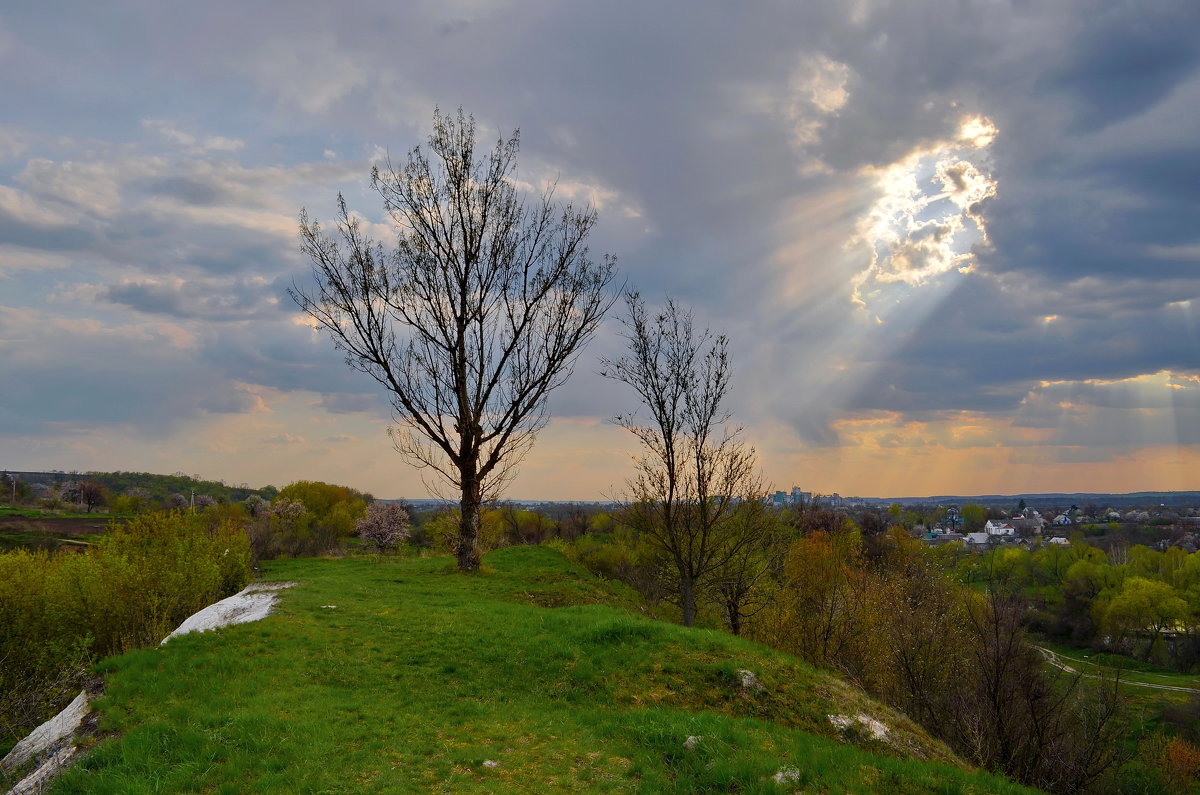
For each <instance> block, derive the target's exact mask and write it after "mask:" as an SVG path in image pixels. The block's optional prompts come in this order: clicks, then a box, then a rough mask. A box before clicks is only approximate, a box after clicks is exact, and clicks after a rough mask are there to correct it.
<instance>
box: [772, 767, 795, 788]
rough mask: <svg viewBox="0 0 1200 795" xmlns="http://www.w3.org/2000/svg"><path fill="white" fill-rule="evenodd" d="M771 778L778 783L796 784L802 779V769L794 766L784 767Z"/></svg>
mask: <svg viewBox="0 0 1200 795" xmlns="http://www.w3.org/2000/svg"><path fill="white" fill-rule="evenodd" d="M771 780H772V781H774V782H775V783H776V784H795V783H796V782H797V781H799V780H800V771H799V770H797V769H796V768H794V767H783V768H780V769H779V772H778V773H776V774H775V775H773V776H771Z"/></svg>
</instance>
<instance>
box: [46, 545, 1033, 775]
mask: <svg viewBox="0 0 1200 795" xmlns="http://www.w3.org/2000/svg"><path fill="white" fill-rule="evenodd" d="M485 563H486V568H485V571H484V572H483V573H481V574H479V575H477V576H462V575H458V574H455V573H453V572H452V571H451V563H450V561H448V559H446V558H428V559H407V560H398V559H397V560H390V559H389V560H384V561H382V562H373V561H371V560H370V559H366V558H351V559H345V560H331V561H325V560H295V561H280V562H276V563H273V564H271V565H270V567H269V569H268V570H267V572H266V573H265V576H266V577H267V578H268V579H284V580H295V581H297V582H299V583H300V586H299V587H296V588H293V589H291V590H289V591H285V592H284V593H283V598H282V604H281V606H280V609H279V610H278V612H277V613H276V614H275V615H273V616H271V617H270V618H268V619H266V620H265V621H262V622H260V623H257V624H246V625H241V626H237V627H231V628H228V629H225V630H221V631H218V632H215V633H206V634H203V635H191V636H185V637H182V638H178V639H176V640H173V641H171V643H169V644H167V645H166V646H165V647H162V648H161V649H143V650H139V651H136V652H132V653H130V654H126V655H124V656H122V657H118V658H114V659H111V660H108V661H106V662H105V663H103V664H102V666H101V669H102V672H103V673H104V674H105V678H106V680H107V685H106V687H107V693H106V695H105V697H104V699H103V700H102V701H101V702H100V703H101V708H102V710H103V713H104V719H103V721H102V726H101V731H102V733H103V734H102V737H103V739H101V740H100V742H98V743H97V745H96V746H95V747H94V748H93V749H92V750H91V752H90V753H89V754H88V755H87V757H86V758H85V759H84V761H82V762H81V763H80V764H78V765H77V766H76V767H75V768H73V769H72V770H70V771H69V772H68V773H66V774H65V775H64V776H62V777H61V778H60V779H59V780H58V782H57V784H56V786H55V791H56V792H87V793H101V792H121V793H132V792H181V791H205V792H246V791H262V792H268V791H276V792H347V791H351V792H353V791H357V792H425V791H444V792H464V791H465V792H470V791H481V792H483V791H486V792H495V791H513V792H535V791H582V792H593V791H642V792H699V791H717V792H725V791H750V792H771V791H788V790H801V789H803V790H806V791H810V792H812V791H818V792H826V791H836V792H911V793H930V792H977V793H983V792H1023V791H1025V790H1022V789H1021V788H1020V787H1017V786H1016V785H1014V784H1011V783H1009V782H1007V781H1005V780H1003V779H999V778H995V777H991V776H988V775H986V774H982V773H977V772H972V771H969V770H966V769H964V768H963V767H962V766H961V764H960V763H958V762H957V760H955V759H954V757H953V756H952V755H951V754H950V753H949V752H948V751H946V749H945V748H944V746H941V745H940V744H938V743H936V742H933V741H931V740H930V739H928V738H927V737H926V736H925V735H924V734H922V733H921V732H920V731H919V730H918V729H916V728H915V727H914V726H913V725H912V724H911V723H909V722H908V721H907V720H906V719H904V718H903V717H902V716H899V715H897V714H895V713H893V712H891V711H890V710H888V709H887V708H885V707H883V706H881V705H878V704H876V703H874V702H871V701H870V700H869V699H867V698H866V697H865V696H863V695H862V694H861V693H859V692H857V691H855V690H853V689H852V688H850V687H849V686H847V685H845V684H844V683H842V682H841V681H839V680H837V679H836V678H834V677H832V676H829V675H827V674H824V673H821V672H818V671H815V670H813V669H812V668H810V667H808V666H806V665H804V664H803V663H800V662H798V661H796V660H795V659H793V658H790V657H788V656H786V655H783V654H779V653H776V652H773V651H770V650H766V649H763V648H762V647H760V646H757V645H755V644H752V643H748V642H745V641H742V640H739V639H737V638H734V637H731V636H728V635H725V634H722V633H717V632H710V631H702V630H689V629H684V628H682V627H678V626H674V625H670V624H664V623H660V622H657V621H654V620H651V619H649V618H645V617H642V616H640V615H638V614H637V612H636V608H637V601H636V599H634V598H633V597H632V596H631V595H629V594H628V593H627V592H623V591H622V590H620V589H618V588H616V587H614V586H611V585H610V584H608V583H604V582H602V581H600V580H597V579H596V578H594V577H592V576H591V575H590V574H588V573H586V572H584V571H582V570H580V569H578V568H576V567H574V566H573V565H571V564H570V563H568V562H567V561H566V560H565V559H564V558H562V556H560V555H559V554H558V553H555V552H553V551H551V550H548V549H544V548H536V547H520V548H511V549H506V550H502V551H500V552H496V553H494V554H492V555H490V556H489V557H488V558H487V559H486V561H485ZM740 669H749V670H752V671H754V672H755V673H756V674H757V675H758V677H759V678H760V680H761V682H762V684H763V685H764V686H765V689H764V690H762V691H757V692H756V691H752V690H748V689H746V688H745V687H743V685H742V682H741V678H740V676H739V675H738V671H739V670H740ZM858 712H866V713H868V714H870V715H872V716H873V717H875V718H878V719H879V720H882V721H883V722H884V723H886V724H887V725H888V726H889V727H891V734H890V735H889V738H888V741H887V742H881V741H877V740H872V739H870V738H869V737H868V736H866V733H865V732H863V733H857V734H856V733H852V734H851V735H849V736H839V735H838V732H837V730H836V729H834V727H832V726H831V725H830V722H829V720H828V718H827V715H828V714H830V713H844V714H852V715H853V714H856V713H858ZM693 735H699V736H701V737H702V738H703V739H701V740H700V742H699V743H698V744H697V745H696V747H695V748H694V749H693V750H687V749H686V748H685V747H684V742H685V740H686V739H687V738H688V737H689V736H693ZM485 761H487V762H495V763H496V765H495V766H492V765H485ZM783 768H794V769H795V770H796V771H798V774H797V777H796V779H795V781H793V782H791V783H789V784H786V785H784V786H779V787H777V785H776V784H775V783H774V782H773V781H772V778H771V777H772V776H773V774H775V773H776V772H777V771H780V770H781V769H783Z"/></svg>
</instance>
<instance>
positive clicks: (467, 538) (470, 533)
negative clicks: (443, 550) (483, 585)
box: [456, 476, 483, 571]
mask: <svg viewBox="0 0 1200 795" xmlns="http://www.w3.org/2000/svg"><path fill="white" fill-rule="evenodd" d="M479 485H480V484H479V478H478V477H477V476H471V477H467V476H464V477H463V479H462V502H461V503H460V507H461V510H462V519H461V521H460V522H459V525H458V548H457V550H456V553H457V555H458V570H459V571H478V570H479V558H480V552H479V509H480V506H481V505H482V503H483V499H482V496H481V494H480V490H479Z"/></svg>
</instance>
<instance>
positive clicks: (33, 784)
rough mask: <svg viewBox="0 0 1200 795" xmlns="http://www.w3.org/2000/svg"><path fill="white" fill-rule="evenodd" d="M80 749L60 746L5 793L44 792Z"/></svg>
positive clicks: (30, 794) (9, 794)
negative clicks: (51, 780)
mask: <svg viewBox="0 0 1200 795" xmlns="http://www.w3.org/2000/svg"><path fill="white" fill-rule="evenodd" d="M78 750H79V749H77V748H76V747H75V746H73V745H68V746H66V747H65V748H59V749H58V750H57V751H55V752H54V754H53V755H52V756H51V757H50V758H49V759H47V760H46V761H45V762H42V764H41V765H39V766H38V769H37V770H35V771H33V772H32V773H30V774H29V775H28V776H26V777H25V778H23V779H21V780H20V781H18V782H17V786H15V787H13V788H12V789H10V790H9V791H8V792H6V793H5V794H4V795H34V793H40V792H44V791H45V789H46V785H47V784H49V783H50V779H52V778H54V776H55V775H57V774H58V772H59V771H60V770H62V769H63V768H64V767H66V766H67V765H69V764H70V763H71V760H72V759H73V758H74V757H75V753H76V752H77V751H78Z"/></svg>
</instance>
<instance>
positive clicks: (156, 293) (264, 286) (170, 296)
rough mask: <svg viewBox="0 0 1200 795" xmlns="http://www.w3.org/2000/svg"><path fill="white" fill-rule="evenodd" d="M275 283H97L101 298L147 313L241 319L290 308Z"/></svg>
mask: <svg viewBox="0 0 1200 795" xmlns="http://www.w3.org/2000/svg"><path fill="white" fill-rule="evenodd" d="M280 293H281V290H279V288H278V287H276V286H275V285H274V284H272V283H271V282H268V281H267V280H266V279H263V278H261V277H251V278H238V279H232V280H224V281H218V280H215V279H193V280H184V279H179V278H174V279H157V280H141V281H123V282H121V283H120V284H115V285H109V286H104V287H100V288H99V289H98V296H99V297H100V298H101V299H102V300H106V301H111V302H113V303H115V304H121V305H123V306H127V307H129V308H130V309H135V310H137V311H139V312H145V313H147V314H159V315H167V316H170V317H176V318H204V319H206V320H212V321H217V320H244V319H247V318H251V317H262V316H263V315H264V314H269V313H272V312H279V311H280V310H281V309H285V308H286V309H287V310H291V309H292V307H291V305H290V302H289V304H287V305H285V304H283V303H282V302H281V301H280Z"/></svg>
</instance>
